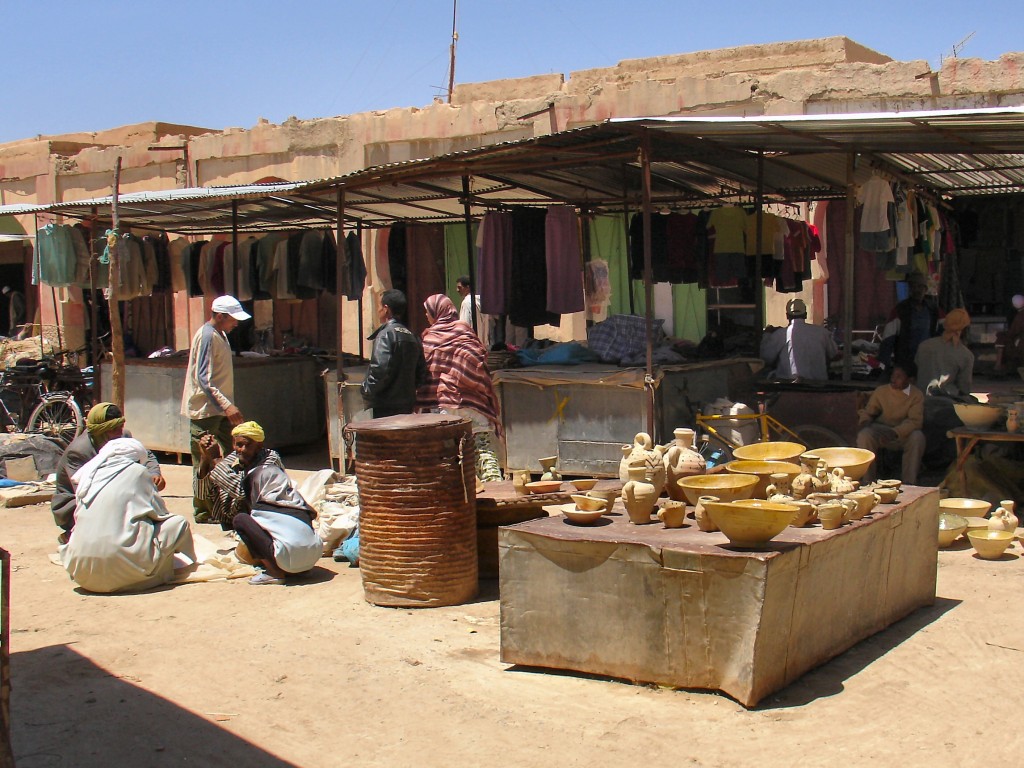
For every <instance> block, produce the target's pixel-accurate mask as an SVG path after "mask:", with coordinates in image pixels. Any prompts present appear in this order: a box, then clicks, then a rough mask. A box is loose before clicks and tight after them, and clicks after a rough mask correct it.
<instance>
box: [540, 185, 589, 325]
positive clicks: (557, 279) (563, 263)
mask: <svg viewBox="0 0 1024 768" xmlns="http://www.w3.org/2000/svg"><path fill="white" fill-rule="evenodd" d="M544 256H545V264H546V266H547V273H548V291H547V310H548V311H549V312H554V313H556V314H560V315H562V314H564V315H568V314H572V313H573V312H582V311H583V310H584V309H585V304H584V299H583V255H582V253H581V252H580V234H579V216H577V214H576V209H575V208H572V207H570V206H567V205H555V206H551V207H550V208H548V212H547V217H546V219H545V220H544Z"/></svg>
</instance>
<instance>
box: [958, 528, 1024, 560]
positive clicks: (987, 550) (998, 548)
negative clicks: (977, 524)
mask: <svg viewBox="0 0 1024 768" xmlns="http://www.w3.org/2000/svg"><path fill="white" fill-rule="evenodd" d="M967 538H968V539H970V540H971V546H972V547H974V551H975V552H977V553H978V557H980V558H983V559H985V560H998V559H999V558H1000V557H1002V556H1003V552H1005V551H1006V548H1007V547H1008V546H1010V544H1011V542H1013V539H1014V536H1013V534H1012V533H1010V532H1009V531H989V530H979V531H968V532H967Z"/></svg>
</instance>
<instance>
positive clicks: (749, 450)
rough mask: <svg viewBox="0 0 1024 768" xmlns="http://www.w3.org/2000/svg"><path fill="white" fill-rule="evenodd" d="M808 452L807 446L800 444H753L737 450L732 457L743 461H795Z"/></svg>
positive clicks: (779, 442) (778, 442)
mask: <svg viewBox="0 0 1024 768" xmlns="http://www.w3.org/2000/svg"><path fill="white" fill-rule="evenodd" d="M806 450H807V446H806V445H800V443H785V442H781V441H773V442H767V443H751V444H750V445H741V446H740V447H739V448H735V449H734V450H733V452H732V457H733V458H734V459H740V460H741V461H794V460H796V459H798V458H799V457H800V455H801V454H802V453H804V452H805V451H806Z"/></svg>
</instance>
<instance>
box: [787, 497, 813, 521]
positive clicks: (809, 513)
mask: <svg viewBox="0 0 1024 768" xmlns="http://www.w3.org/2000/svg"><path fill="white" fill-rule="evenodd" d="M786 503H787V504H792V505H793V506H794V507H796V508H797V513H796V515H795V516H794V517H793V522H791V523H790V525H791V526H792V527H793V528H803V527H804V526H805V525H810V524H811V523H813V522H814V521H815V520H817V519H818V510H817V507H815V506H814V505H813V504H811V502H809V501H807V499H793V500H792V501H787V502H786Z"/></svg>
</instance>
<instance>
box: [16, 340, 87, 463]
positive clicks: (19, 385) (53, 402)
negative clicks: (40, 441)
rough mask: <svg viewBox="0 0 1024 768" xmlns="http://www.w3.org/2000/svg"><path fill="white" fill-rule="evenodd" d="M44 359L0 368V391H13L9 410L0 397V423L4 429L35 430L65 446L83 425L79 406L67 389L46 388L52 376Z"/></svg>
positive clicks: (34, 431) (24, 431)
mask: <svg viewBox="0 0 1024 768" xmlns="http://www.w3.org/2000/svg"><path fill="white" fill-rule="evenodd" d="M51 373H52V367H51V364H50V363H49V362H47V361H43V362H40V361H38V360H32V359H24V360H19V361H18V362H16V363H15V364H14V365H13V366H10V367H8V368H6V369H5V370H3V371H0V392H5V393H11V394H14V395H17V397H18V401H19V406H18V408H17V409H16V410H14V411H12V410H11V409H10V407H9V406H8V404H7V403H6V402H5V401H4V398H3V397H0V422H2V424H0V426H2V427H3V428H4V429H5V430H6V431H7V432H22V433H25V434H39V435H43V436H44V437H47V438H49V439H50V440H52V441H53V442H55V443H57V445H59V446H60V447H61V448H66V447H67V446H68V445H69V444H70V443H71V441H72V440H74V439H75V438H76V437H78V436H79V435H80V434H82V431H83V430H84V429H85V418H84V417H83V416H82V408H81V407H80V406H79V404H78V402H77V401H76V400H75V395H74V393H73V392H72V391H69V390H58V389H48V387H47V381H49V380H55V379H53V378H52V377H51V376H50V375H49V374H51Z"/></svg>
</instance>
